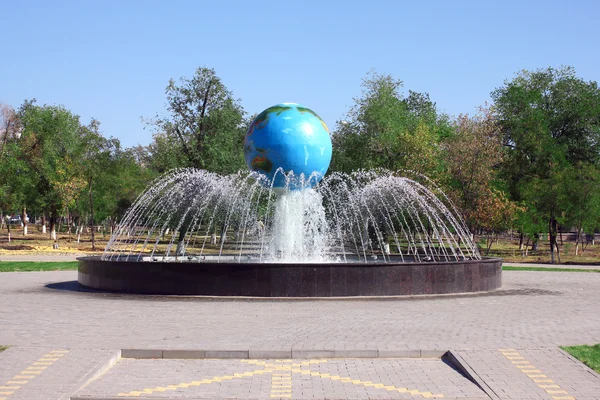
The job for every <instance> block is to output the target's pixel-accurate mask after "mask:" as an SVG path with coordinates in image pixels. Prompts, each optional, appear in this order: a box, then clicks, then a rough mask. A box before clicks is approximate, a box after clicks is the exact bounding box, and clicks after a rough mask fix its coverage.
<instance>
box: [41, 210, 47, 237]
mask: <svg viewBox="0 0 600 400" xmlns="http://www.w3.org/2000/svg"><path fill="white" fill-rule="evenodd" d="M45 234H46V213H44V214H42V235H45Z"/></svg>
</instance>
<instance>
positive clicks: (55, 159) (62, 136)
mask: <svg viewBox="0 0 600 400" xmlns="http://www.w3.org/2000/svg"><path fill="white" fill-rule="evenodd" d="M19 118H20V120H21V122H22V124H23V133H22V136H21V138H20V139H19V141H18V144H19V156H18V157H19V160H20V161H21V162H22V165H23V170H22V173H23V174H25V175H28V176H29V177H31V179H30V180H29V184H30V187H29V188H28V190H26V193H27V199H26V201H27V203H28V204H33V205H34V207H35V208H38V209H41V210H43V211H44V212H45V213H47V214H49V215H50V228H51V237H52V239H56V225H57V222H58V219H59V217H60V215H61V214H62V213H63V212H65V210H67V209H68V208H69V207H73V206H74V203H75V200H76V199H77V197H78V196H79V194H80V193H81V190H82V189H83V187H84V186H85V181H84V180H83V179H82V177H81V174H80V172H81V162H80V161H81V155H82V154H83V150H84V148H83V145H82V144H83V142H82V130H81V129H80V124H79V117H78V116H77V115H74V114H73V113H71V112H70V111H69V110H67V109H65V108H64V107H62V106H47V105H45V106H38V105H36V104H35V100H33V101H26V102H25V103H24V104H23V106H21V109H20V110H19Z"/></svg>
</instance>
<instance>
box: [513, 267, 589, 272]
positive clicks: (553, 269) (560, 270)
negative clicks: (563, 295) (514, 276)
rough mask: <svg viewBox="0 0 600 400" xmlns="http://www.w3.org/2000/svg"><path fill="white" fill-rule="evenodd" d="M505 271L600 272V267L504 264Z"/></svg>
mask: <svg viewBox="0 0 600 400" xmlns="http://www.w3.org/2000/svg"><path fill="white" fill-rule="evenodd" d="M502 270H503V271H538V272H539V271H542V272H600V269H582V268H543V267H509V266H503V267H502Z"/></svg>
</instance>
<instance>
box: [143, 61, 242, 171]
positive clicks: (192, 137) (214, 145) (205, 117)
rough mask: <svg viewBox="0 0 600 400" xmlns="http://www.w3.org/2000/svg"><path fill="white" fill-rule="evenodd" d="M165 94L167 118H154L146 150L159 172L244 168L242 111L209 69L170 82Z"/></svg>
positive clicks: (237, 102) (201, 69) (230, 93)
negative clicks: (182, 169)
mask: <svg viewBox="0 0 600 400" xmlns="http://www.w3.org/2000/svg"><path fill="white" fill-rule="evenodd" d="M165 93H166V95H167V109H168V111H169V113H170V115H169V116H167V117H157V118H156V121H155V122H154V124H155V126H156V129H157V134H155V135H154V142H153V143H152V144H151V145H150V147H149V150H150V153H151V157H152V162H151V163H152V164H154V165H156V166H157V169H158V170H159V171H161V172H162V170H166V169H169V168H173V167H196V168H202V169H207V170H210V171H213V172H220V173H231V172H235V171H237V170H239V169H240V168H243V167H244V156H243V147H242V142H243V139H244V134H245V128H246V126H247V122H246V121H245V120H244V116H245V112H244V110H243V108H242V106H241V105H240V102H239V100H237V99H235V98H234V97H233V94H232V92H231V91H229V90H228V89H227V88H226V87H225V85H224V84H223V83H222V82H221V79H220V78H219V77H218V76H217V75H216V73H215V71H214V70H213V69H209V68H198V69H197V70H196V72H195V74H194V76H193V77H192V78H191V79H190V78H185V77H183V78H181V80H180V82H179V83H176V82H175V81H174V80H172V79H171V81H170V82H169V85H168V86H167V88H166V90H165Z"/></svg>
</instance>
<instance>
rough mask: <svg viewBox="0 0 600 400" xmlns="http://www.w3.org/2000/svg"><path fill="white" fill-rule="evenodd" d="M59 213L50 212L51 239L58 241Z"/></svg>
mask: <svg viewBox="0 0 600 400" xmlns="http://www.w3.org/2000/svg"><path fill="white" fill-rule="evenodd" d="M57 214H58V211H56V210H52V211H50V239H52V240H56V222H57V221H56V220H57V218H58V215H57Z"/></svg>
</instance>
